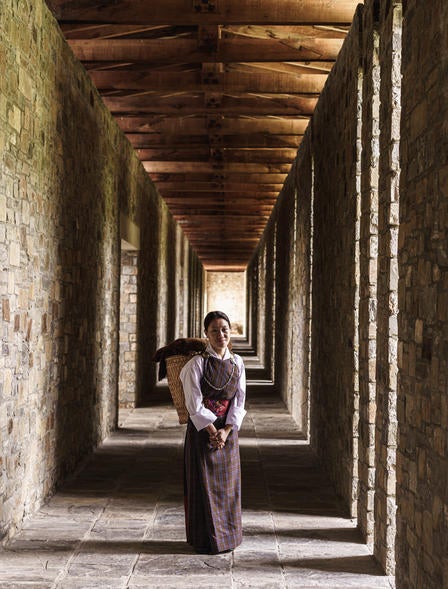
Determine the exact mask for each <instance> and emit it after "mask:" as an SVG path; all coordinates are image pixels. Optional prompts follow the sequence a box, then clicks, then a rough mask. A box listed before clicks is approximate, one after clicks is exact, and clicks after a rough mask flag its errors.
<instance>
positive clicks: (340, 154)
mask: <svg viewBox="0 0 448 589" xmlns="http://www.w3.org/2000/svg"><path fill="white" fill-rule="evenodd" d="M360 27H361V10H358V12H357V15H356V16H355V20H354V22H353V25H352V28H351V30H350V33H349V35H348V37H347V38H346V40H345V43H344V45H343V48H342V50H341V52H340V54H339V58H338V61H337V62H336V64H335V66H334V67H333V70H332V72H331V74H330V76H329V78H328V80H327V84H326V86H325V88H324V90H323V92H322V95H321V98H320V100H319V102H318V105H317V108H316V111H315V114H314V116H313V120H312V153H313V158H314V227H313V230H314V238H313V275H312V290H313V297H312V308H313V319H312V335H311V338H312V360H311V363H312V366H311V443H312V445H313V447H314V448H315V450H316V452H317V453H318V455H319V457H320V458H321V460H322V462H323V464H324V465H325V467H326V469H327V470H328V472H329V473H330V475H331V479H332V480H333V482H334V484H335V487H336V490H337V492H338V494H339V495H340V496H341V498H343V501H344V503H345V505H346V506H347V510H348V512H349V513H352V514H353V513H355V510H356V498H357V476H356V469H357V410H358V398H357V397H358V390H357V387H358V385H357V347H358V346H357V313H358V300H357V297H358V284H359V267H358V251H357V243H358V234H359V224H358V223H359V221H358V218H359V173H360V170H359V151H360V148H359V138H360V137H359V114H360V101H359V92H360V77H359V62H360V47H359V42H360Z"/></svg>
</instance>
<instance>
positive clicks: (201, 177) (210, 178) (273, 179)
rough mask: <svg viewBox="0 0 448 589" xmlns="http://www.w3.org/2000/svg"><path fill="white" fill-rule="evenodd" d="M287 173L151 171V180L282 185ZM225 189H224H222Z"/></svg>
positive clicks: (161, 181)
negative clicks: (163, 172)
mask: <svg viewBox="0 0 448 589" xmlns="http://www.w3.org/2000/svg"><path fill="white" fill-rule="evenodd" d="M286 177H287V174H275V173H273V174H252V173H248V174H245V173H244V172H240V173H238V174H236V173H231V174H230V173H226V172H225V171H222V170H216V171H215V172H214V173H211V174H207V173H204V174H203V173H194V172H192V173H186V172H179V173H178V174H176V173H173V172H171V173H167V174H158V173H156V172H153V173H152V174H151V180H152V181H153V182H155V183H156V184H158V183H159V182H160V183H164V184H166V183H170V182H179V183H182V184H185V186H186V187H188V185H189V184H190V183H191V184H194V183H196V182H203V183H207V182H218V183H225V182H233V183H237V184H238V183H244V184H246V185H247V184H268V183H269V184H280V185H282V184H283V182H284V181H285V180H286ZM224 190H225V189H224Z"/></svg>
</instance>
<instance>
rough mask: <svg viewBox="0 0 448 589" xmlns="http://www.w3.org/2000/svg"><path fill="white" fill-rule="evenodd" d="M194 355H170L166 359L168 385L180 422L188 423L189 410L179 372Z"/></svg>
mask: <svg viewBox="0 0 448 589" xmlns="http://www.w3.org/2000/svg"><path fill="white" fill-rule="evenodd" d="M192 356H193V354H191V355H189V356H170V357H169V358H166V360H165V361H166V373H167V379H168V387H169V389H170V393H171V397H172V399H173V403H174V407H175V408H176V411H177V415H178V417H179V423H187V421H188V411H187V408H186V407H185V394H184V389H183V387H182V381H181V380H180V378H179V374H180V371H181V370H182V368H183V367H184V366H185V364H186V363H187V362H188V360H190V358H191V357H192Z"/></svg>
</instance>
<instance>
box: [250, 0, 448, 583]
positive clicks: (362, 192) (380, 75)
mask: <svg viewBox="0 0 448 589" xmlns="http://www.w3.org/2000/svg"><path fill="white" fill-rule="evenodd" d="M447 47H448V6H447V5H446V3H444V2H442V1H441V0H440V1H437V2H436V3H433V4H432V5H431V10H428V6H427V5H426V4H425V3H421V2H420V3H419V2H417V1H416V0H408V1H407V2H406V3H403V6H402V3H401V2H399V1H398V0H393V1H391V2H384V3H383V2H373V1H367V2H365V3H364V7H360V8H359V9H358V11H357V14H356V17H355V20H354V22H353V25H352V28H351V31H350V33H349V35H348V37H347V39H346V41H345V43H344V46H343V49H342V51H341V53H340V55H339V58H338V61H337V63H336V65H335V67H334V68H333V70H332V73H331V75H330V76H329V79H328V81H327V84H326V87H325V89H324V91H323V92H322V94H321V96H320V99H319V102H318V106H317V109H316V111H315V114H314V116H313V121H312V127H311V132H308V133H307V134H306V135H305V137H304V139H303V142H302V145H301V147H300V150H299V154H298V157H297V160H296V163H295V166H294V169H293V171H292V172H291V174H290V177H289V178H288V180H287V182H286V184H285V187H284V189H283V191H282V193H281V194H280V196H279V200H278V202H277V205H276V208H275V211H274V216H273V219H271V222H270V223H269V224H268V227H267V229H266V232H265V234H264V237H263V241H262V244H261V246H260V249H259V251H258V253H257V254H256V255H255V257H254V259H253V261H252V267H253V268H257V267H258V268H260V267H263V264H265V266H266V283H265V285H264V286H265V287H266V293H269V292H270V290H271V288H272V281H276V286H277V293H278V292H280V288H279V285H281V286H282V289H281V292H282V293H286V292H289V290H288V289H291V284H290V283H289V282H288V276H289V277H291V276H295V280H296V283H295V285H293V288H294V286H295V288H296V289H297V287H298V285H297V282H298V280H299V278H298V277H299V275H300V273H299V272H297V269H296V268H295V266H296V265H297V263H298V261H297V258H296V257H295V256H296V251H295V248H294V246H293V240H291V238H290V235H287V225H288V224H287V221H286V216H285V215H282V207H283V206H285V208H287V209H288V210H289V211H290V212H291V211H293V210H294V211H296V212H297V211H298V208H297V205H296V204H295V203H294V202H289V203H288V204H286V203H287V202H288V199H290V198H291V193H293V192H294V190H296V192H297V191H299V190H300V189H299V184H300V179H303V178H308V177H309V169H308V167H307V165H306V160H305V159H304V158H303V157H302V156H301V154H303V152H304V150H309V151H310V153H311V158H312V177H311V180H310V183H311V186H312V190H307V191H306V192H303V191H302V192H301V195H302V198H304V199H305V200H306V199H307V198H308V199H309V198H311V206H309V210H310V211H311V213H310V214H311V215H312V218H311V228H312V235H313V239H312V250H311V254H310V256H309V259H310V261H312V275H311V276H312V280H311V284H306V278H305V279H304V278H303V277H302V280H303V282H302V286H304V284H305V285H306V288H307V289H309V290H310V291H311V292H312V301H311V303H310V302H309V301H308V300H307V299H306V298H305V299H301V301H300V302H299V303H298V304H299V306H300V307H301V311H300V313H298V312H297V308H295V311H294V315H293V317H292V319H293V321H294V320H296V321H297V322H298V323H299V324H301V323H302V321H301V319H300V316H301V315H303V316H305V315H306V314H307V313H308V314H309V313H310V311H311V313H312V315H311V317H312V319H311V326H312V331H311V338H310V343H309V346H308V351H307V353H308V354H309V357H310V358H311V380H310V387H309V395H310V398H311V408H310V411H311V416H310V435H311V442H312V445H313V446H314V448H315V450H316V451H317V453H318V455H319V457H320V458H321V460H322V463H323V464H324V465H325V466H326V468H327V471H328V473H329V475H330V477H331V479H332V481H333V483H334V484H335V486H336V489H337V491H338V493H339V495H340V497H341V499H342V500H343V502H344V504H345V506H346V510H347V513H349V514H352V515H357V517H358V525H359V527H360V529H361V531H362V532H363V535H364V538H365V540H366V541H368V542H369V543H371V545H372V549H373V550H374V553H375V555H376V557H377V558H378V560H379V562H380V563H381V565H382V566H383V568H384V570H385V571H386V572H387V573H388V574H393V573H394V571H395V581H396V586H397V587H398V588H403V589H405V588H406V589H409V588H419V589H420V588H422V587H425V589H426V588H431V589H436V588H438V589H440V588H441V587H446V586H448V560H447V556H446V555H447V541H448V524H447V522H448V518H447V514H448V497H447V493H446V489H447V488H448V483H447V481H448V479H447V477H448V474H447V473H448V464H447V462H448V457H447V453H448V401H447V398H448V397H447V392H448V384H447V383H448V378H447V370H448V366H447V365H448V360H447V358H448V349H447V345H446V341H447V340H448V279H447V268H448V262H447V260H448V254H447V245H446V244H447V241H448V240H447V237H448V236H447V227H448V223H447V210H448V204H447V203H448V188H447V186H448V172H447V169H448V168H447V163H446V162H447V158H446V143H447V142H446V137H445V135H446V132H445V131H446V126H447V121H448V107H447V101H446V96H447V92H448V77H447V76H446V71H447V67H448V50H447ZM400 121H401V127H400ZM309 131H310V130H309ZM298 202H304V201H303V200H302V201H300V199H299V201H298ZM295 214H297V213H295ZM290 219H291V220H290V223H289V224H290V228H291V226H292V225H293V224H297V223H298V224H299V225H301V226H302V227H305V226H306V225H307V223H308V219H307V218H306V216H305V217H304V216H300V215H299V218H298V219H297V218H296V217H295V216H294V217H292V215H291V217H290ZM276 232H277V233H278V232H282V234H283V235H284V238H285V240H286V241H285V243H286V242H288V240H289V245H285V247H284V248H283V250H282V249H281V247H282V246H281V245H280V242H279V241H278V240H276V239H275V235H276ZM275 248H277V254H278V253H279V249H280V251H283V253H284V252H285V250H286V252H287V253H289V258H290V259H289V262H288V263H280V264H279V260H280V259H281V255H277V257H276V258H275V257H274V256H275V254H276V250H275ZM305 251H306V250H305V249H304V250H303V252H302V255H304V254H305ZM273 258H274V259H275V260H276V266H275V267H276V270H275V272H274V274H270V273H269V264H270V262H271V261H272V259H273ZM265 260H267V263H266V261H265ZM288 264H289V265H288ZM291 264H292V265H293V267H292V268H291ZM259 283H261V281H260V279H259ZM252 292H253V293H254V295H256V293H259V292H260V284H258V288H257V289H254V290H253V291H252ZM297 296H298V294H297V292H296V295H294V297H293V298H295V301H294V303H293V306H294V305H296V304H297ZM284 298H287V297H286V296H285V297H284ZM256 304H257V303H256V301H255V305H256ZM284 309H285V307H284V306H282V305H281V304H278V305H277V311H276V312H277V323H279V321H280V317H283V315H282V313H283V312H284ZM269 313H270V307H269V306H268V307H267V308H266V310H265V316H266V317H269V316H270V315H269ZM278 313H280V315H278ZM285 324H286V323H285ZM283 325H284V324H280V325H277V329H276V330H275V332H274V335H275V343H274V350H275V354H277V355H280V356H282V357H281V358H278V357H277V358H276V359H275V362H274V366H275V367H276V376H278V371H279V370H280V372H281V366H282V365H283V363H288V362H289V363H290V366H291V368H290V370H294V368H292V367H293V366H295V365H296V364H298V363H299V362H300V363H301V364H302V363H303V362H304V360H303V354H304V353H303V350H301V351H300V352H299V351H298V349H297V347H294V346H293V345H292V342H291V341H288V338H287V337H286V338H285V333H287V332H285V331H284V330H283V329H282V327H283ZM258 337H260V333H258ZM269 337H270V336H269ZM282 338H285V339H286V341H283V340H282ZM270 343H271V342H270V340H269V339H268V337H267V338H266V345H270ZM283 386H288V385H287V380H285V381H283ZM294 398H295V399H296V401H294ZM301 398H302V393H301V386H297V388H296V389H294V390H293V391H292V399H291V397H288V399H287V402H288V403H292V405H294V402H296V403H297V399H299V400H300V399H301ZM358 477H359V478H358Z"/></svg>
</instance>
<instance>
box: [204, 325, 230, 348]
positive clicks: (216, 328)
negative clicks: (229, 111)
mask: <svg viewBox="0 0 448 589" xmlns="http://www.w3.org/2000/svg"><path fill="white" fill-rule="evenodd" d="M205 335H206V336H207V337H208V341H209V342H210V345H211V346H212V348H213V349H214V350H217V351H218V350H219V351H222V350H225V349H226V348H227V345H228V343H229V341H230V327H229V324H228V323H227V321H226V320H225V319H221V318H218V319H213V320H212V321H211V322H210V325H209V326H208V328H207V330H206V331H205Z"/></svg>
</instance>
